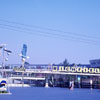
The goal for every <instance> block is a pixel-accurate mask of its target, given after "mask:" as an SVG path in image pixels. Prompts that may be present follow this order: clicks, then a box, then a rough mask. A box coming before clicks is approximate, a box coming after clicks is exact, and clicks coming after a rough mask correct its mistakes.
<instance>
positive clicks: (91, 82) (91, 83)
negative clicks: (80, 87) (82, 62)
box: [90, 77, 93, 90]
mask: <svg viewBox="0 0 100 100" xmlns="http://www.w3.org/2000/svg"><path fill="white" fill-rule="evenodd" d="M92 85H93V80H92V77H91V79H90V89H91V90H92Z"/></svg>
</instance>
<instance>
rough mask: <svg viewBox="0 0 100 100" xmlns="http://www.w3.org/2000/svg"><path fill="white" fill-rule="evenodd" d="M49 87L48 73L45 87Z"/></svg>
mask: <svg viewBox="0 0 100 100" xmlns="http://www.w3.org/2000/svg"><path fill="white" fill-rule="evenodd" d="M48 87H49V83H48V75H46V77H45V88H48Z"/></svg>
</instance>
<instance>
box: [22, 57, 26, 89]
mask: <svg viewBox="0 0 100 100" xmlns="http://www.w3.org/2000/svg"><path fill="white" fill-rule="evenodd" d="M24 63H25V59H24V58H22V68H23V69H24ZM23 86H24V70H23V71H22V87H23Z"/></svg>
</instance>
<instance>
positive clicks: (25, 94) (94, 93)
mask: <svg viewBox="0 0 100 100" xmlns="http://www.w3.org/2000/svg"><path fill="white" fill-rule="evenodd" d="M10 90H11V92H12V95H0V100H100V90H99V89H93V90H91V89H76V88H75V89H74V90H69V89H68V88H44V87H32V88H31V87H29V88H24V87H23V88H10Z"/></svg>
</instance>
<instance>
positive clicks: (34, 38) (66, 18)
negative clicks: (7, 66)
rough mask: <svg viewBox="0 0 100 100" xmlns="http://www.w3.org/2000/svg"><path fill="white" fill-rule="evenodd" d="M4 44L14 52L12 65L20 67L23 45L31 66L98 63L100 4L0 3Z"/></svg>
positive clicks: (75, 0)
mask: <svg viewBox="0 0 100 100" xmlns="http://www.w3.org/2000/svg"><path fill="white" fill-rule="evenodd" d="M5 21H9V23H8V22H5ZM10 22H17V23H20V24H21V23H22V24H26V25H32V26H37V27H30V26H25V25H20V24H14V23H10ZM38 27H40V28H38ZM43 28H44V29H43ZM45 28H49V29H53V30H57V31H51V30H46V29H45ZM59 30H61V31H59ZM37 31H38V32H37ZM40 31H41V32H40ZM67 32H69V33H67ZM90 36H91V37H90ZM81 39H84V40H81ZM94 42H95V43H94ZM2 43H6V44H7V48H8V49H10V50H12V52H13V53H12V54H11V55H10V56H9V61H8V62H7V63H12V64H16V63H21V58H20V57H19V56H18V55H19V54H20V52H21V50H22V45H23V44H24V43H25V44H27V47H28V51H27V55H28V56H29V57H30V59H28V60H27V61H28V62H29V63H32V64H49V63H51V64H52V63H57V64H58V63H60V62H62V61H63V60H64V59H65V58H67V59H68V61H69V62H70V63H83V64H86V63H89V60H90V59H99V58H100V45H99V44H100V0H0V44H2ZM0 60H1V58H0Z"/></svg>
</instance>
